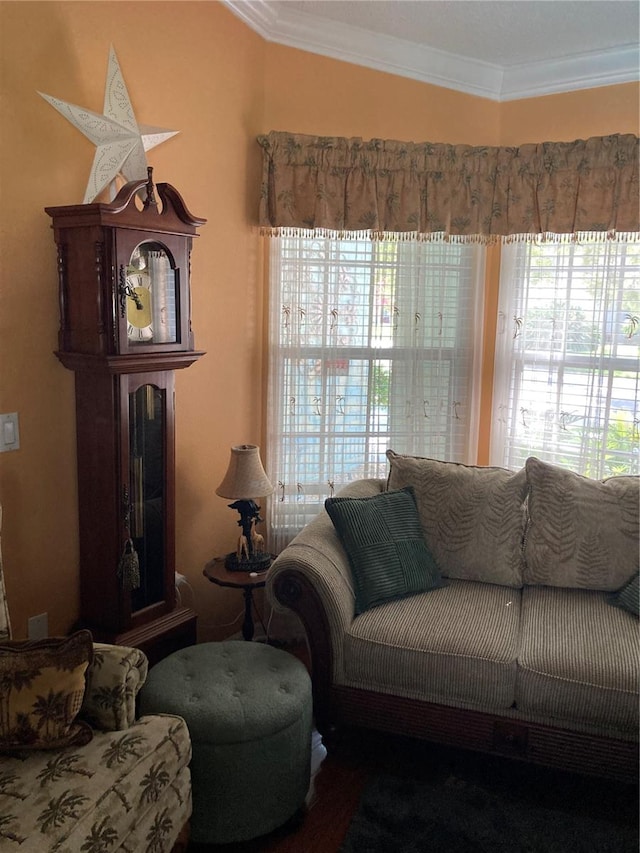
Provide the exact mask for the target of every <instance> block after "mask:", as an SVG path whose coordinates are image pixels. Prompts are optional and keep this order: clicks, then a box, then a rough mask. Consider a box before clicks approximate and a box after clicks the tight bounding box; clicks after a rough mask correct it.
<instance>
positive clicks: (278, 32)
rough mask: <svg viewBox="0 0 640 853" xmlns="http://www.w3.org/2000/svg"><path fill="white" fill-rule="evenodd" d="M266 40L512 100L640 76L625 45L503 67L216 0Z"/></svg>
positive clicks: (259, 0)
mask: <svg viewBox="0 0 640 853" xmlns="http://www.w3.org/2000/svg"><path fill="white" fill-rule="evenodd" d="M222 2H223V3H224V5H225V6H227V8H228V9H229V10H230V11H231V12H233V14H234V15H236V16H237V17H238V18H240V19H241V20H242V21H244V23H245V24H247V25H248V26H249V27H251V29H252V30H254V31H255V32H257V33H258V34H259V35H260V36H262V38H264V39H265V40H266V41H271V42H275V43H277V44H283V45H286V46H288V47H295V48H298V49H299V50H306V51H309V52H310V53H316V54H320V55H321V56H327V57H330V58H332V59H340V60H342V61H343V62H350V63H353V64H355V65H362V66H365V67H367V68H372V69H375V70H377V71H385V72H387V73H389V74H397V75H399V76H401V77H409V78H411V79H412V80H418V81H419V82H421V83H430V84H432V85H434V86H442V87H444V88H446V89H453V90H455V91H458V92H464V93H466V94H468V95H475V96H477V97H481V98H488V99H490V100H493V101H513V100H518V99H521V98H535V97H539V96H541V95H550V94H556V93H561V92H571V91H575V90H578V89H593V88H597V87H599V86H611V85H613V84H615V83H630V82H636V81H638V80H640V52H639V49H638V46H637V45H634V44H629V45H626V46H622V47H620V48H613V49H610V50H604V51H597V52H588V53H584V54H578V55H575V56H569V57H563V58H561V59H557V60H553V61H547V60H545V61H543V62H530V63H523V64H522V65H517V66H511V67H503V66H500V65H493V64H490V63H486V62H480V61H478V60H474V59H469V58H468V57H464V56H458V55H456V54H453V53H448V52H446V51H442V50H438V49H436V48H432V47H425V46H423V45H419V44H416V43H415V42H410V41H406V40H403V39H398V38H395V37H392V36H381V35H378V34H376V33H372V32H369V31H367V30H365V29H362V28H360V27H352V26H347V25H344V24H337V23H335V22H333V21H329V20H326V19H322V18H319V17H316V16H314V15H308V14H305V13H300V12H296V11H295V10H293V9H292V10H286V7H285V10H286V11H285V13H284V14H282V13H281V12H280V13H278V12H276V11H274V9H273V7H271V6H270V5H269V2H268V0H251V2H247V0H222Z"/></svg>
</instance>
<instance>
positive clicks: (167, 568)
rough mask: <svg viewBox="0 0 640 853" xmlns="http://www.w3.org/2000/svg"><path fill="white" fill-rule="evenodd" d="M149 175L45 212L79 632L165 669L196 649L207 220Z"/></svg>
mask: <svg viewBox="0 0 640 853" xmlns="http://www.w3.org/2000/svg"><path fill="white" fill-rule="evenodd" d="M148 172H149V175H148V179H147V180H139V181H133V182H131V183H128V184H126V185H125V186H123V187H122V189H121V190H120V192H119V193H118V195H117V196H116V198H115V199H114V200H113V201H112V202H110V203H92V204H81V205H70V206H65V207H47V208H45V210H46V212H47V213H48V214H49V216H51V218H52V220H53V230H54V236H55V242H56V245H57V249H58V283H59V299H60V332H59V349H58V351H57V352H56V355H57V357H58V358H59V359H60V361H61V362H62V364H63V365H64V366H65V367H67V368H69V369H70V370H73V371H74V372H75V386H76V431H77V453H78V501H79V524H80V531H79V533H80V622H81V624H82V626H84V627H88V628H89V629H91V631H92V632H93V635H94V638H95V639H96V640H99V641H102V642H109V643H117V644H121V645H131V646H137V647H139V648H141V649H143V651H145V653H146V654H147V655H148V657H149V660H150V662H151V663H154V662H156V661H157V660H159V659H161V658H162V657H164V656H165V655H167V654H169V653H170V652H172V651H175V650H176V649H178V648H181V647H183V646H185V645H191V644H193V643H195V641H196V615H195V613H194V612H193V611H192V610H190V609H189V608H187V607H181V606H176V594H175V439H174V433H175V393H174V374H175V371H176V370H181V369H183V368H185V367H189V366H190V365H191V364H193V363H194V362H195V361H196V360H197V359H199V358H200V357H201V356H202V355H204V353H203V352H198V351H196V350H195V349H194V343H193V333H192V330H191V320H190V288H189V273H190V253H191V244H192V240H193V238H194V237H195V236H197V233H196V229H197V227H198V226H200V225H203V224H204V223H205V222H206V220H205V219H200V218H197V217H195V216H193V215H192V214H191V213H190V212H189V211H188V209H187V207H186V205H185V203H184V201H183V200H182V198H181V196H180V194H179V193H178V192H177V190H175V189H174V188H173V187H172V186H170V185H169V184H165V183H159V184H157V185H156V186H154V184H153V180H152V170H151V169H149V170H148ZM156 191H157V194H158V196H159V201H158V200H157V199H156Z"/></svg>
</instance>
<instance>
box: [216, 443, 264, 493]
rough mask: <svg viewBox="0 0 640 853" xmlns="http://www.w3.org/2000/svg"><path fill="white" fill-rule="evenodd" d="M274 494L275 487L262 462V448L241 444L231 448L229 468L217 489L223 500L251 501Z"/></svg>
mask: <svg viewBox="0 0 640 853" xmlns="http://www.w3.org/2000/svg"><path fill="white" fill-rule="evenodd" d="M272 492H273V486H272V485H271V482H270V481H269V478H268V477H267V475H266V474H265V471H264V468H263V467H262V462H261V461H260V448H259V447H257V446H256V445H255V444H239V445H238V446H237V447H232V448H231V458H230V459H229V467H228V468H227V473H226V474H225V475H224V479H223V481H222V482H221V483H220V485H219V486H218V488H217V489H216V494H217V495H220V497H221V498H231V499H232V500H251V499H252V498H263V497H265V496H266V495H270V494H271V493H272Z"/></svg>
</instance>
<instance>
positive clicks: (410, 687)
mask: <svg viewBox="0 0 640 853" xmlns="http://www.w3.org/2000/svg"><path fill="white" fill-rule="evenodd" d="M519 615H520V590H517V589H510V588H509V587H506V586H498V585H495V584H479V583H475V582H472V581H463V580H452V581H451V582H450V584H449V585H448V586H447V587H444V588H442V589H438V590H435V591H434V592H430V593H426V594H423V595H416V596H413V597H412V598H407V599H404V600H402V601H393V602H390V603H388V604H383V605H382V606H381V607H376V608H375V609H373V610H369V611H367V612H366V613H363V614H362V615H361V616H358V617H356V618H355V619H354V620H353V622H352V624H351V627H350V628H349V630H348V632H347V634H346V636H345V641H344V642H345V651H344V673H343V675H342V676H341V677H339V678H338V679H337V680H338V681H339V683H343V684H345V685H348V686H350V687H359V688H362V689H365V690H375V691H380V692H383V693H392V694H395V695H397V696H408V697H411V698H418V699H424V700H425V701H429V702H440V703H443V704H447V705H458V706H460V707H476V708H481V709H486V710H491V709H492V708H494V709H504V708H509V707H511V705H512V703H513V698H514V688H515V679H516V655H517V651H518V624H519Z"/></svg>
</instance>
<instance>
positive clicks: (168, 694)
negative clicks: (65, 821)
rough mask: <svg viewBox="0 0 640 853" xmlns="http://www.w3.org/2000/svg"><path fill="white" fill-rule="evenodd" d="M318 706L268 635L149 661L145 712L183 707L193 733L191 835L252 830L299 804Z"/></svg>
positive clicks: (220, 836) (292, 661)
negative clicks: (266, 641) (268, 641)
mask: <svg viewBox="0 0 640 853" xmlns="http://www.w3.org/2000/svg"><path fill="white" fill-rule="evenodd" d="M311 705H312V703H311V680H310V678H309V674H308V673H307V670H306V668H305V667H304V665H303V664H302V663H301V662H300V661H299V660H297V659H296V658H294V657H293V656H292V655H290V654H288V653H287V652H283V651H280V650H278V649H274V648H272V647H271V646H266V645H263V644H262V643H247V642H244V641H236V640H231V641H227V642H223V643H202V644H200V645H196V646H190V647H189V648H186V649H181V650H180V651H178V652H174V653H173V654H172V655H170V656H169V657H167V658H165V659H164V660H162V661H160V663H158V664H156V665H155V666H154V667H153V668H152V669H151V671H150V672H149V676H148V678H147V681H146V684H145V685H144V687H143V689H142V690H141V692H140V713H141V714H152V713H158V712H165V713H168V714H177V715H179V716H181V717H183V718H184V719H185V720H186V723H187V726H188V728H189V734H190V735H191V743H192V747H193V757H192V760H191V778H192V785H193V814H192V817H191V838H192V839H193V841H195V842H200V843H209V844H226V843H228V842H232V841H245V840H247V839H250V838H255V837H256V836H258V835H263V834H265V833H267V832H270V831H271V830H273V829H275V828H276V827H278V826H281V825H282V824H283V823H286V821H287V820H288V819H289V818H290V817H292V816H293V815H294V814H295V812H296V811H297V810H298V809H299V808H300V807H301V806H302V804H303V803H304V799H305V797H306V794H307V790H308V788H309V781H310V760H311Z"/></svg>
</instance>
